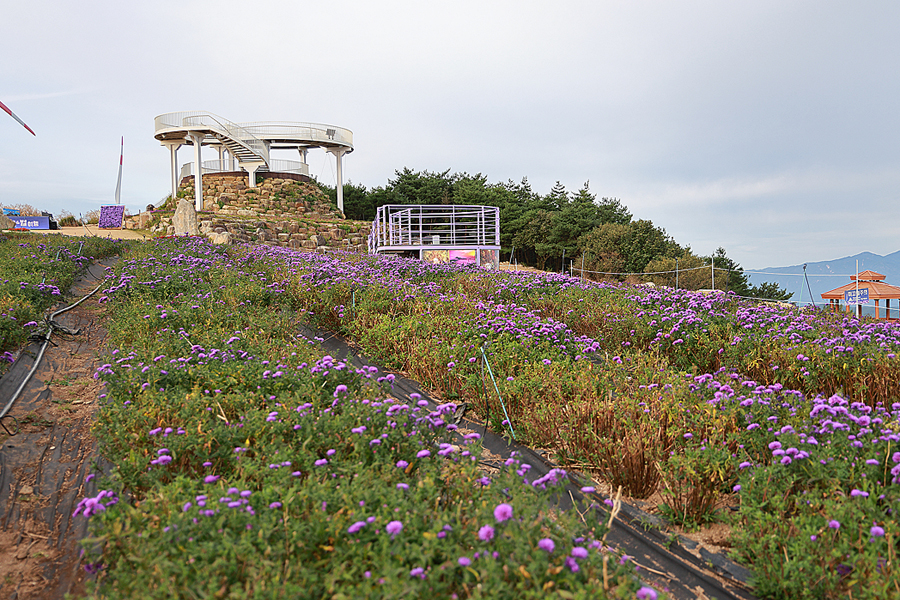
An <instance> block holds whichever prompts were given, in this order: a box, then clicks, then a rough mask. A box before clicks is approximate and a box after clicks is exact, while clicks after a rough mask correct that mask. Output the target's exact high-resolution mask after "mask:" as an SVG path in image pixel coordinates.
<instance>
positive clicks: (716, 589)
mask: <svg viewBox="0 0 900 600" xmlns="http://www.w3.org/2000/svg"><path fill="white" fill-rule="evenodd" d="M300 333H301V334H303V335H304V336H305V337H307V338H310V339H318V340H321V341H319V345H320V346H321V347H322V349H323V350H324V351H325V352H327V353H328V354H330V355H331V356H332V357H334V358H336V359H340V360H342V361H344V362H346V363H348V364H352V365H354V366H355V367H357V368H359V367H362V366H364V365H369V366H374V367H378V368H379V371H381V372H382V373H385V374H386V373H390V372H391V371H390V370H384V369H383V368H382V367H381V366H380V365H379V364H378V363H377V362H375V361H372V360H371V359H369V358H367V357H365V356H364V355H362V354H361V353H360V352H358V350H356V349H355V348H352V347H351V346H350V345H349V344H348V343H347V342H346V341H345V340H343V339H341V338H340V337H338V336H336V335H334V334H333V333H330V332H327V331H321V330H319V331H312V330H310V329H308V328H306V327H301V328H300ZM393 374H394V377H395V379H394V383H393V391H392V394H393V395H394V396H396V397H397V398H398V399H403V400H404V401H408V400H410V394H413V393H416V394H419V395H420V396H422V398H423V399H425V400H427V401H428V402H429V404H430V407H431V408H434V407H435V406H436V405H437V403H436V402H435V400H434V399H433V398H431V397H430V396H429V395H428V393H427V392H426V391H425V390H423V389H422V388H421V386H420V385H419V384H418V383H417V382H415V381H413V380H411V379H408V378H406V377H403V375H401V374H399V373H393ZM466 426H467V427H468V428H470V429H472V430H476V431H478V432H479V433H482V432H483V435H482V438H481V439H482V443H483V445H484V447H485V448H486V449H487V450H489V451H490V452H492V453H494V454H496V455H499V456H500V457H501V459H504V460H505V459H506V458H509V457H510V456H511V455H512V454H513V453H515V454H516V456H517V457H520V458H523V459H524V460H525V461H526V462H528V463H529V464H530V465H531V466H532V470H531V471H530V473H534V474H535V476H536V477H537V476H542V475H545V474H547V473H548V472H549V471H550V469H552V468H554V467H556V466H558V465H553V464H552V463H550V462H549V461H548V460H547V459H546V458H544V457H543V456H541V455H540V454H538V453H537V452H535V451H534V450H532V449H531V448H528V447H527V446H523V445H521V444H517V443H515V442H510V441H508V440H507V439H505V438H503V437H501V436H499V435H497V434H496V433H494V432H492V431H490V430H485V429H483V424H481V423H477V422H474V421H471V422H469V423H466ZM569 475H570V477H571V478H573V480H574V479H577V478H578V477H579V476H578V475H577V474H575V473H572V472H571V471H569ZM586 482H587V480H585V483H584V485H587V483H586ZM581 487H583V486H582V485H581V484H579V483H578V482H577V481H572V482H570V483H569V484H568V485H567V486H566V493H564V494H560V495H559V496H558V506H559V507H560V508H562V509H564V510H565V509H569V508H571V507H572V500H573V498H574V499H575V500H576V501H577V502H578V504H579V505H580V506H583V505H585V504H586V503H585V502H583V501H584V500H585V494H583V493H582V492H581V489H580V488H581ZM591 499H592V500H595V499H596V500H599V501H602V500H603V499H604V498H603V496H600V495H596V494H595V495H592V498H591ZM646 523H657V524H661V521H659V519H657V518H655V517H653V516H652V515H649V514H647V513H644V512H643V511H641V510H639V509H637V508H635V507H632V506H627V505H623V509H622V512H620V513H619V515H618V517H617V518H616V520H615V521H614V522H613V526H612V530H611V531H610V532H609V534H608V536H607V538H606V542H607V544H608V545H610V546H612V547H613V548H616V549H617V550H618V551H619V552H622V553H624V554H627V555H629V556H632V557H634V559H633V560H634V561H635V562H636V563H637V564H638V565H639V566H640V567H641V568H640V569H639V570H638V573H639V574H640V576H641V577H642V579H644V581H646V582H650V583H653V584H654V585H656V586H658V587H660V588H662V589H665V590H666V591H667V592H668V593H669V594H671V596H672V597H673V598H678V599H684V600H688V599H691V600H693V599H696V598H709V599H712V598H717V599H718V600H728V599H740V600H752V599H754V598H755V596H754V595H753V594H752V593H751V592H750V590H749V585H748V580H749V578H750V577H751V575H752V573H751V572H750V571H749V570H747V569H746V568H744V567H742V566H740V565H738V564H736V563H734V562H733V561H732V560H730V559H729V558H727V557H726V556H723V555H721V554H715V553H712V552H709V551H707V550H705V549H704V548H700V549H699V553H700V554H701V557H702V560H700V559H698V558H697V557H696V556H695V555H693V554H691V553H690V552H688V551H687V549H686V547H689V548H695V547H696V546H697V544H696V542H693V541H692V540H689V539H687V538H684V537H681V536H677V537H676V539H675V540H674V541H673V538H672V536H671V535H668V534H666V533H665V532H664V531H663V530H661V529H660V528H659V527H650V528H648V527H646V526H645V524H646Z"/></svg>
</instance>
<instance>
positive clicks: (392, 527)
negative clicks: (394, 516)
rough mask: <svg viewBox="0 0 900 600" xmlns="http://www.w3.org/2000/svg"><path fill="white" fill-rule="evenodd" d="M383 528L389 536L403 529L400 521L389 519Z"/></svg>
mask: <svg viewBox="0 0 900 600" xmlns="http://www.w3.org/2000/svg"><path fill="white" fill-rule="evenodd" d="M384 530H385V531H387V532H388V533H389V534H390V535H391V537H394V536H396V535H397V534H398V533H400V532H401V531H403V523H401V522H400V521H391V522H390V523H388V524H387V527H385V528H384Z"/></svg>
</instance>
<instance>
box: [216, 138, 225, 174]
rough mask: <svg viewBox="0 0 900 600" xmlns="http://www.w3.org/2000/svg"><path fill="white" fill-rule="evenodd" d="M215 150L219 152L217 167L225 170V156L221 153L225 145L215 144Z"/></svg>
mask: <svg viewBox="0 0 900 600" xmlns="http://www.w3.org/2000/svg"><path fill="white" fill-rule="evenodd" d="M216 150H217V151H218V153H219V169H220V170H222V171H224V170H225V156H224V155H223V154H222V153H223V152H224V151H225V146H222V145H221V144H219V145H218V146H216Z"/></svg>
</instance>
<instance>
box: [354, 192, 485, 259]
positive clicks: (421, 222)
mask: <svg viewBox="0 0 900 600" xmlns="http://www.w3.org/2000/svg"><path fill="white" fill-rule="evenodd" d="M499 245H500V209H499V208H497V207H495V206H470V205H465V206H462V205H402V204H387V205H384V206H381V207H379V208H378V211H377V213H376V216H375V220H374V221H373V223H372V232H371V233H370V234H369V251H370V252H372V253H375V252H378V251H379V250H380V249H386V248H392V249H404V248H405V249H410V248H415V247H419V246H444V247H449V246H455V247H473V246H499Z"/></svg>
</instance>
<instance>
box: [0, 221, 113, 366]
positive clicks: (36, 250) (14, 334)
mask: <svg viewBox="0 0 900 600" xmlns="http://www.w3.org/2000/svg"><path fill="white" fill-rule="evenodd" d="M122 248H123V246H122V243H121V242H115V241H112V240H108V239H102V238H85V240H84V243H83V244H82V242H81V241H79V240H72V239H71V238H64V237H61V236H43V235H36V234H32V233H24V234H23V233H8V234H2V235H0V256H2V261H0V352H2V353H3V356H2V358H0V360H2V363H5V364H8V363H9V362H11V361H12V360H14V357H13V354H12V352H10V351H11V350H13V349H14V348H16V347H19V346H21V345H22V344H23V343H24V342H25V340H26V339H27V338H28V336H29V335H31V334H32V333H43V332H42V331H41V332H39V331H38V329H40V324H39V323H38V320H39V319H40V317H41V315H42V314H43V313H44V311H46V310H47V309H48V308H50V306H52V305H53V304H55V303H56V302H59V300H60V299H61V297H62V294H61V292H60V290H67V289H69V286H70V285H71V284H72V282H73V281H74V280H75V277H76V276H77V275H78V274H79V273H80V272H81V271H82V270H83V269H84V267H85V265H86V264H88V263H89V262H90V261H91V260H92V259H94V258H103V257H106V256H110V255H113V254H117V253H118V252H120V251H121V250H122ZM4 370H5V369H4Z"/></svg>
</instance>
